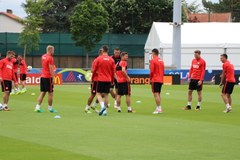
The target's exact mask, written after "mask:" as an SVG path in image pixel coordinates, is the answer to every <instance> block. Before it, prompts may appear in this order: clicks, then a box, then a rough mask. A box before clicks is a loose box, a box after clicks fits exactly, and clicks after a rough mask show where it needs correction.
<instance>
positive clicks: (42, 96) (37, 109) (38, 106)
mask: <svg viewBox="0 0 240 160" xmlns="http://www.w3.org/2000/svg"><path fill="white" fill-rule="evenodd" d="M45 95H46V92H40V95H39V97H38V99H37V104H36V107H35V112H40V113H41V112H43V111H42V109H41V104H42V102H43V99H44V97H45Z"/></svg>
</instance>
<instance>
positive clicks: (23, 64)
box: [20, 59, 27, 74]
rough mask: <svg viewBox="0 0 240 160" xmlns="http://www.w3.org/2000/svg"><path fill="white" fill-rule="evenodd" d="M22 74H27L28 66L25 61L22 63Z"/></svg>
mask: <svg viewBox="0 0 240 160" xmlns="http://www.w3.org/2000/svg"><path fill="white" fill-rule="evenodd" d="M20 74H27V65H26V62H25V60H24V59H22V60H21V62H20Z"/></svg>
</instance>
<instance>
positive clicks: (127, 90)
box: [124, 82, 134, 113]
mask: <svg viewBox="0 0 240 160" xmlns="http://www.w3.org/2000/svg"><path fill="white" fill-rule="evenodd" d="M124 85H125V86H124V88H125V92H124V95H126V104H127V107H128V113H132V112H134V111H133V110H132V107H131V87H130V83H127V82H126V83H124Z"/></svg>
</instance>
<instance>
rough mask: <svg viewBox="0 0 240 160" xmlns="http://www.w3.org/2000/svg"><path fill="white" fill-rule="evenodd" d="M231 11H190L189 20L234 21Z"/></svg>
mask: <svg viewBox="0 0 240 160" xmlns="http://www.w3.org/2000/svg"><path fill="white" fill-rule="evenodd" d="M231 17H232V15H231V13H210V14H209V13H188V22H232V18H231Z"/></svg>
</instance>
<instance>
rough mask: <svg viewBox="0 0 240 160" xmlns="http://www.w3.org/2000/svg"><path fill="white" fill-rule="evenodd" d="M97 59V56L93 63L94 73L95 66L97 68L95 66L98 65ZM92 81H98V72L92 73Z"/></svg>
mask: <svg viewBox="0 0 240 160" xmlns="http://www.w3.org/2000/svg"><path fill="white" fill-rule="evenodd" d="M96 60H97V58H95V59H94V61H93V63H92V73H93V68H95V66H96ZM92 81H93V82H96V81H98V73H97V72H96V73H95V74H92Z"/></svg>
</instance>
